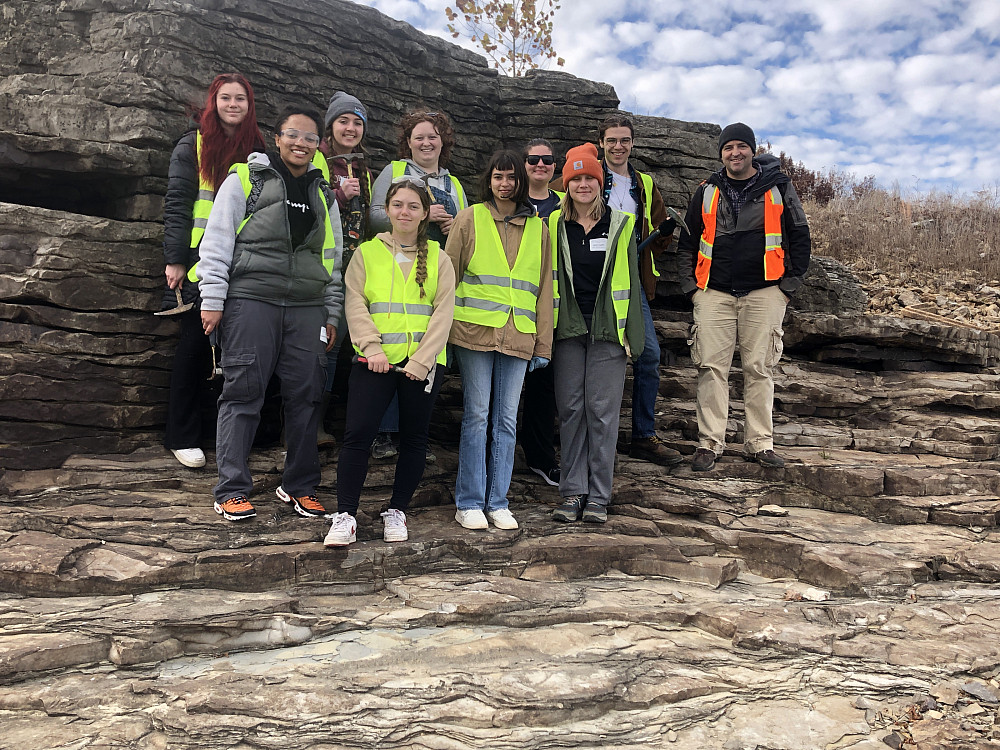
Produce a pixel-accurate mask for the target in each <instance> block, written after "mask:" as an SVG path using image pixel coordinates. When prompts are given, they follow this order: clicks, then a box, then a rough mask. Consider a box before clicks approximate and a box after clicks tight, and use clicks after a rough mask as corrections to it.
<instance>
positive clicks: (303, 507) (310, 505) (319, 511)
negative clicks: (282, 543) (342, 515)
mask: <svg viewBox="0 0 1000 750" xmlns="http://www.w3.org/2000/svg"><path fill="white" fill-rule="evenodd" d="M275 492H276V494H277V495H278V497H280V498H281V500H282V501H283V502H285V503H287V504H288V505H291V506H292V507H293V508H295V512H296V513H298V514H299V515H300V516H305V517H306V518H329V517H330V516H331V515H333V514H331V513H327V512H326V508H324V507H323V506H322V505H320V502H319V500H317V499H316V496H315V495H303V496H302V497H292V496H291V495H289V494H288V493H287V492H285V489H284V487H278V489H277V490H276V491H275Z"/></svg>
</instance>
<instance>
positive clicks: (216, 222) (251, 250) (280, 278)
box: [198, 107, 344, 521]
mask: <svg viewBox="0 0 1000 750" xmlns="http://www.w3.org/2000/svg"><path fill="white" fill-rule="evenodd" d="M322 125H323V121H322V120H321V119H320V116H319V113H318V112H315V111H314V110H311V109H308V108H303V107H290V108H288V109H286V110H285V111H284V112H283V113H282V115H281V117H280V118H279V120H278V124H277V127H276V128H275V131H276V133H275V137H274V140H275V145H276V146H277V153H274V152H271V153H269V154H261V153H254V154H251V155H250V157H249V158H248V159H247V163H246V164H238V165H236V166H235V167H234V168H233V173H232V174H230V175H229V177H227V178H226V181H225V182H223V183H222V187H221V188H219V192H218V195H217V196H216V199H215V205H214V207H213V208H212V214H211V216H209V219H208V226H207V227H206V228H205V236H204V237H203V238H202V242H201V261H200V262H199V263H198V278H199V280H200V284H201V298H202V304H201V320H202V324H203V326H204V329H205V333H209V334H210V333H211V332H212V331H214V330H215V328H216V327H218V328H219V335H220V342H221V346H222V363H221V364H222V374H223V378H224V382H223V386H222V395H221V396H220V397H219V419H218V427H217V430H216V462H217V463H218V467H219V482H218V484H217V485H216V486H215V489H214V495H215V510H216V512H217V513H219V514H220V515H222V516H223V517H224V518H226V519H227V520H230V521H240V520H243V519H246V518H251V517H253V516H254V515H256V511H255V510H254V508H253V506H252V505H251V504H250V501H249V500H248V496H249V495H250V492H251V490H252V488H253V481H252V478H251V476H250V469H249V466H248V465H247V459H248V457H249V454H250V448H251V445H252V443H253V436H254V432H255V430H256V428H257V423H258V421H259V419H260V407H261V404H262V403H263V400H264V390H265V387H266V385H267V382H268V380H269V379H270V377H271V375H272V374H277V376H278V378H279V379H280V380H281V396H282V401H283V408H284V424H285V448H286V450H287V453H286V456H285V465H284V470H283V472H282V482H281V486H280V487H278V490H277V494H278V497H279V498H280V499H281V500H282V501H284V502H285V503H287V504H289V505H291V506H292V507H293V508H294V510H295V511H296V512H297V513H298V514H299V515H302V516H307V517H316V516H325V515H326V510H325V509H324V508H323V506H322V505H321V504H320V503H319V501H318V500H317V499H316V486H317V485H318V484H319V480H320V468H319V454H318V449H317V447H316V423H317V421H318V419H319V405H320V399H321V397H322V394H323V382H324V380H325V379H326V355H325V353H324V352H325V351H326V350H329V349H330V348H331V347H332V346H333V343H334V342H335V341H336V338H337V327H336V326H337V321H339V320H340V315H341V311H342V308H343V303H344V289H343V283H342V281H341V270H340V269H341V266H340V263H341V251H342V248H343V238H342V237H341V228H340V212H339V211H338V209H337V202H336V200H335V199H334V198H333V195H332V192H331V191H330V186H329V184H328V183H327V182H326V180H324V179H323V175H322V173H321V172H320V170H319V169H317V168H316V167H315V166H314V165H312V164H311V163H310V162H311V160H312V157H313V154H314V153H315V152H316V147H317V146H319V141H320V138H319V133H320V132H321V130H322Z"/></svg>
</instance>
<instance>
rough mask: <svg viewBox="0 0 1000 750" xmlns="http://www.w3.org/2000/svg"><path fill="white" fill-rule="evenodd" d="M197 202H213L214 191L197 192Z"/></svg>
mask: <svg viewBox="0 0 1000 750" xmlns="http://www.w3.org/2000/svg"><path fill="white" fill-rule="evenodd" d="M198 200H200V201H214V200H215V191H214V190H199V191H198Z"/></svg>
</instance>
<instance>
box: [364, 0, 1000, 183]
mask: <svg viewBox="0 0 1000 750" xmlns="http://www.w3.org/2000/svg"><path fill="white" fill-rule="evenodd" d="M356 1H357V2H361V3H362V4H364V5H368V6H372V7H375V8H377V9H379V10H380V11H382V12H383V13H385V14H386V15H389V16H392V17H393V18H397V19H400V20H404V21H407V22H409V23H411V24H412V25H413V26H415V27H417V28H418V29H420V30H422V31H424V32H426V33H428V34H434V35H436V36H440V37H443V38H447V39H451V35H450V34H449V33H448V32H447V29H446V28H445V27H446V24H447V19H446V17H445V13H444V9H445V8H446V7H447V6H448V5H454V3H450V2H449V0H356ZM562 6H563V7H562V8H561V9H560V10H559V11H557V13H556V16H555V30H554V34H553V44H554V46H555V48H556V51H557V52H558V53H559V54H560V55H561V56H562V57H563V58H565V60H566V65H565V67H564V68H563V70H566V71H567V72H569V73H572V74H574V75H577V76H580V77H583V78H590V79H594V80H601V81H606V82H608V83H610V84H612V85H613V86H614V87H615V90H616V91H617V92H618V96H619V98H620V99H621V107H622V109H626V110H629V111H632V112H638V113H641V114H652V115H662V116H665V117H673V118H677V119H681V120H696V121H702V122H714V123H718V124H720V125H724V124H726V123H728V122H732V121H735V120H742V121H744V122H746V123H747V124H749V125H751V126H752V127H753V128H754V130H755V131H756V133H757V139H758V142H763V141H770V142H771V144H772V146H773V147H774V150H775V152H778V151H781V150H783V151H785V152H787V153H788V154H790V155H791V156H793V157H794V158H795V159H796V160H801V161H803V162H805V164H806V166H808V167H810V168H812V169H819V170H826V169H829V168H837V169H843V170H848V171H851V172H853V173H854V174H855V175H857V176H858V177H864V176H866V175H869V174H871V175H874V176H875V177H876V178H877V179H878V180H879V181H880V182H881V183H882V184H883V185H885V186H887V187H892V186H893V185H898V186H899V188H900V189H901V190H902V191H904V192H907V193H913V192H919V193H925V192H929V191H932V190H943V191H948V192H974V191H977V190H980V189H983V188H986V189H989V190H991V191H994V192H995V191H996V190H997V189H998V186H1000V54H998V52H1000V0H782V1H781V2H773V3H764V2H746V0H739V1H738V2H737V0H704V1H703V2H676V1H675V2H671V1H670V0H617V2H615V1H611V2H609V0H563V2H562ZM465 46H468V47H469V48H470V49H472V48H473V47H472V45H471V44H468V43H466V45H465ZM994 140H996V141H997V143H996V144H994Z"/></svg>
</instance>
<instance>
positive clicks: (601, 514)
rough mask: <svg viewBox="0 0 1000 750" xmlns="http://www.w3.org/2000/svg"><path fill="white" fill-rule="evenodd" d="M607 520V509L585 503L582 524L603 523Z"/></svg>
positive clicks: (595, 504)
mask: <svg viewBox="0 0 1000 750" xmlns="http://www.w3.org/2000/svg"><path fill="white" fill-rule="evenodd" d="M607 520H608V509H607V508H605V507H604V506H603V505H598V504H597V503H587V507H586V508H584V509H583V522H584V523H605V522H607Z"/></svg>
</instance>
